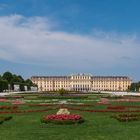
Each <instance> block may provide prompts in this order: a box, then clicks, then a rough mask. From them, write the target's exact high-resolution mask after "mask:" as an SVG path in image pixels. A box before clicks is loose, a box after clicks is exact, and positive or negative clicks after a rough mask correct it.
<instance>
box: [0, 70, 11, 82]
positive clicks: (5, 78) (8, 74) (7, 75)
mask: <svg viewBox="0 0 140 140" xmlns="http://www.w3.org/2000/svg"><path fill="white" fill-rule="evenodd" d="M2 78H3V80H7V81H8V83H10V82H11V80H12V79H13V75H12V73H11V72H8V71H7V72H5V73H4V74H3V76H2Z"/></svg>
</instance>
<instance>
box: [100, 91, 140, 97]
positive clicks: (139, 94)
mask: <svg viewBox="0 0 140 140" xmlns="http://www.w3.org/2000/svg"><path fill="white" fill-rule="evenodd" d="M100 93H109V94H112V95H116V96H123V95H133V96H140V92H114V91H100Z"/></svg>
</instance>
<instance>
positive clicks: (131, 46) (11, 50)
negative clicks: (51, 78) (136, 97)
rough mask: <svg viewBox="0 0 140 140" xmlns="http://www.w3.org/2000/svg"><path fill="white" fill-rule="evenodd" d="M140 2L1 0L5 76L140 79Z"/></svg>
mask: <svg viewBox="0 0 140 140" xmlns="http://www.w3.org/2000/svg"><path fill="white" fill-rule="evenodd" d="M139 5H140V1H139V0H6V1H5V0H0V74H1V75H2V74H3V73H4V72H5V71H10V72H12V73H16V74H20V75H22V76H23V77H24V78H30V77H31V76H33V75H70V74H72V73H90V74H92V75H93V76H94V75H95V76H129V77H130V78H131V79H132V80H133V81H140V74H139V71H140V63H139V60H140V55H139V53H140V8H139Z"/></svg>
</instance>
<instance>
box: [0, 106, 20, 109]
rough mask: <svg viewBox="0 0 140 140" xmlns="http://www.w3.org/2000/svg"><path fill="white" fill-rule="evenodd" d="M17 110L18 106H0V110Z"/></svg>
mask: <svg viewBox="0 0 140 140" xmlns="http://www.w3.org/2000/svg"><path fill="white" fill-rule="evenodd" d="M17 108H18V106H0V110H13V109H17Z"/></svg>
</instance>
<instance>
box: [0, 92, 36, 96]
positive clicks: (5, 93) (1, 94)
mask: <svg viewBox="0 0 140 140" xmlns="http://www.w3.org/2000/svg"><path fill="white" fill-rule="evenodd" d="M33 92H35V93H36V92H38V91H18V92H0V96H5V95H12V94H18V93H33Z"/></svg>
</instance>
